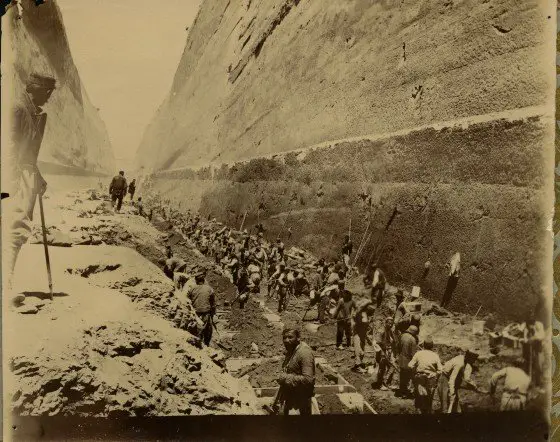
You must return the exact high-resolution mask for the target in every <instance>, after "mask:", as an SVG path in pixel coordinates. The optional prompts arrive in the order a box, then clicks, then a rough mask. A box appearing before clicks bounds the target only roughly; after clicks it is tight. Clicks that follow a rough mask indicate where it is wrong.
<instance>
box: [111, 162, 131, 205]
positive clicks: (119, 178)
mask: <svg viewBox="0 0 560 442" xmlns="http://www.w3.org/2000/svg"><path fill="white" fill-rule="evenodd" d="M126 189H127V185H126V179H125V177H124V171H123V170H121V171H120V172H119V174H118V175H116V176H114V177H113V179H112V180H111V185H110V186H109V194H110V195H111V205H112V206H113V207H115V203H117V212H120V210H121V206H122V201H123V198H124V196H125V195H126Z"/></svg>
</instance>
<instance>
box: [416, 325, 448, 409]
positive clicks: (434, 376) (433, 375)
mask: <svg viewBox="0 0 560 442" xmlns="http://www.w3.org/2000/svg"><path fill="white" fill-rule="evenodd" d="M433 349H434V341H433V339H432V338H431V336H428V337H426V339H424V348H423V349H422V350H419V351H417V352H416V353H415V355H414V357H413V358H412V360H411V361H410V362H409V364H408V368H410V369H411V370H412V372H413V379H414V387H415V389H414V390H415V391H414V396H415V406H416V408H417V409H418V410H419V411H420V413H421V414H429V413H431V412H432V401H433V397H434V390H435V388H436V385H437V380H438V376H439V375H440V374H441V372H442V371H443V366H442V365H441V360H440V358H439V355H438V354H437V353H436V352H435V351H433Z"/></svg>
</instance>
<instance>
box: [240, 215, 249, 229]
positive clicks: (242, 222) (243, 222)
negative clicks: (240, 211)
mask: <svg viewBox="0 0 560 442" xmlns="http://www.w3.org/2000/svg"><path fill="white" fill-rule="evenodd" d="M246 217H247V211H245V215H244V216H243V221H241V227H239V230H240V231H242V230H243V224H245V218H246Z"/></svg>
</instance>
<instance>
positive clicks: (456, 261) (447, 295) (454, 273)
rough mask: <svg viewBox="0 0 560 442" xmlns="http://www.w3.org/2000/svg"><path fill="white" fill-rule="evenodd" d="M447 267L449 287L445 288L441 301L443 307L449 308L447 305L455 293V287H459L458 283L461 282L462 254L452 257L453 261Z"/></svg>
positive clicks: (457, 253)
mask: <svg viewBox="0 0 560 442" xmlns="http://www.w3.org/2000/svg"><path fill="white" fill-rule="evenodd" d="M447 267H448V268H449V276H448V278H447V286H446V287H445V292H444V294H443V298H442V300H441V306H442V307H447V305H449V302H450V301H451V296H452V295H453V291H454V290H455V287H457V282H459V272H460V270H461V254H460V253H459V252H455V254H454V255H453V256H452V257H451V260H450V261H449V262H448V263H447Z"/></svg>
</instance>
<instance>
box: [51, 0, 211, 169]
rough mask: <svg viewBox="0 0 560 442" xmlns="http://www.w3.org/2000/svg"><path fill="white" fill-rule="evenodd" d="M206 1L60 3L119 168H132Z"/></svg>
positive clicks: (92, 0)
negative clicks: (191, 28) (148, 125)
mask: <svg viewBox="0 0 560 442" xmlns="http://www.w3.org/2000/svg"><path fill="white" fill-rule="evenodd" d="M200 1H201V0H165V1H154V0H58V5H59V6H60V9H61V10H62V16H63V20H64V25H65V26H66V34H67V35H68V40H69V43H70V50H71V51H72V56H73V58H74V63H75V64H76V67H77V68H78V72H79V73H80V77H81V79H82V82H83V84H84V86H85V89H86V90H87V93H88V95H89V97H90V99H91V101H92V103H93V105H94V106H95V107H98V108H99V109H100V114H101V118H103V120H104V121H105V124H106V126H107V130H108V131H109V137H110V138H111V142H112V144H113V148H114V150H115V157H116V158H117V163H118V164H117V167H127V166H129V164H131V161H132V159H133V158H134V155H135V153H136V150H137V148H138V145H139V144H140V141H141V139H142V134H143V132H144V129H145V128H146V126H147V124H148V123H149V122H150V121H151V119H152V117H153V116H154V114H155V112H156V110H157V108H158V106H159V105H160V104H161V103H162V101H163V99H164V98H165V96H166V94H167V92H169V89H170V88H171V83H172V81H173V76H174V75H175V71H176V70H177V66H178V64H179V60H180V58H181V55H182V53H183V49H184V47H185V43H186V40H187V35H188V31H187V30H186V28H187V27H190V26H191V24H192V22H193V21H194V18H195V17H196V14H197V12H198V7H199V4H200Z"/></svg>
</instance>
